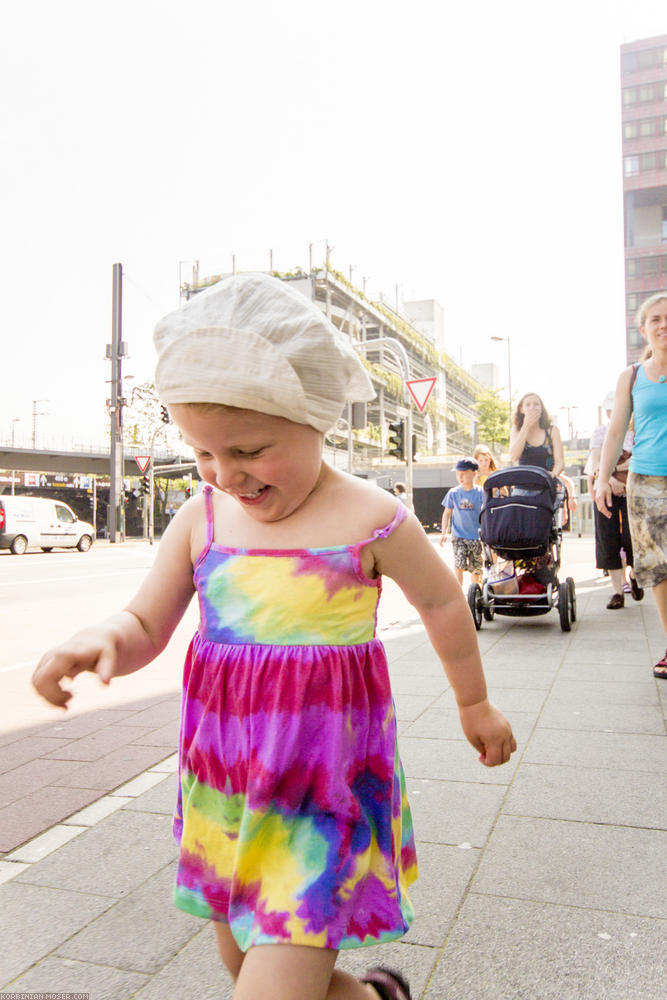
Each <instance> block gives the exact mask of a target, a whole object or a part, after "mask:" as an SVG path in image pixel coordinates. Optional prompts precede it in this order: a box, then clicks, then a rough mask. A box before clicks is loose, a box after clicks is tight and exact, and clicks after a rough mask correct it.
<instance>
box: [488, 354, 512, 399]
mask: <svg viewBox="0 0 667 1000" xmlns="http://www.w3.org/2000/svg"><path fill="white" fill-rule="evenodd" d="M491 340H506V341H507V393H508V395H509V402H510V417H511V416H512V356H511V353H510V338H509V337H491Z"/></svg>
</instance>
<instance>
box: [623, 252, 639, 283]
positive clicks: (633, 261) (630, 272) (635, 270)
mask: <svg viewBox="0 0 667 1000" xmlns="http://www.w3.org/2000/svg"><path fill="white" fill-rule="evenodd" d="M641 263H642V262H641V258H639V257H629V258H628V260H626V262H625V274H626V277H628V278H638V277H639V276H640V275H641V273H642V269H641Z"/></svg>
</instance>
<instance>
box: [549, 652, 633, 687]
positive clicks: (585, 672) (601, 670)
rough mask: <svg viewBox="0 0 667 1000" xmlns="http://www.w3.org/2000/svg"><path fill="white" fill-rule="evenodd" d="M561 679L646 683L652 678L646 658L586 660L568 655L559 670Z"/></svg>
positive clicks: (589, 681) (595, 682)
mask: <svg viewBox="0 0 667 1000" xmlns="http://www.w3.org/2000/svg"><path fill="white" fill-rule="evenodd" d="M558 679H559V680H561V681H568V680H569V681H587V682H588V683H593V684H607V683H612V684H623V683H634V682H635V681H637V682H639V683H646V682H647V681H650V680H651V679H652V677H651V671H650V669H649V666H648V663H647V661H646V658H644V659H643V660H642V661H639V660H635V661H630V660H620V659H619V660H618V662H616V663H600V662H599V661H598V660H591V661H587V662H584V661H583V659H579V660H572V659H570V657H569V656H568V657H566V659H565V662H564V663H563V666H562V667H561V668H560V670H559V672H558Z"/></svg>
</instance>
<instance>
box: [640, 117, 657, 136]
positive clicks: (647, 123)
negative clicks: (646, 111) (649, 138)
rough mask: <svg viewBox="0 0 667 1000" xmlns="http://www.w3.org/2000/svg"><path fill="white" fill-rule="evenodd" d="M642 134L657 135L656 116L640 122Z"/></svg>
mask: <svg viewBox="0 0 667 1000" xmlns="http://www.w3.org/2000/svg"><path fill="white" fill-rule="evenodd" d="M639 134H640V135H655V118H644V120H643V121H641V122H640V123H639Z"/></svg>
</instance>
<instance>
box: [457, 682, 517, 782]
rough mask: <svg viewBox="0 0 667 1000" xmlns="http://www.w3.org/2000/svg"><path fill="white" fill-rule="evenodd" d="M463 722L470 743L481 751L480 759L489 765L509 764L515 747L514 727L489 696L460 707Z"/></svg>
mask: <svg viewBox="0 0 667 1000" xmlns="http://www.w3.org/2000/svg"><path fill="white" fill-rule="evenodd" d="M459 716H460V718H461V726H462V728H463V732H464V733H465V735H466V739H467V740H468V742H469V743H472V745H473V746H474V747H475V749H476V750H479V751H480V754H479V760H480V763H482V764H485V765H486V766H487V767H495V766H496V765H497V764H506V763H507V761H508V760H509V759H510V756H511V754H513V753H514V751H515V750H516V740H515V739H514V734H513V733H512V727H511V726H510V724H509V722H508V721H507V719H506V718H505V716H504V715H503V713H502V712H501V711H500V709H498V708H496V706H495V705H493V704H492V703H491V702H490V701H489V699H488V698H485V699H484V701H480V702H477V704H476V705H467V706H462V707H459Z"/></svg>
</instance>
